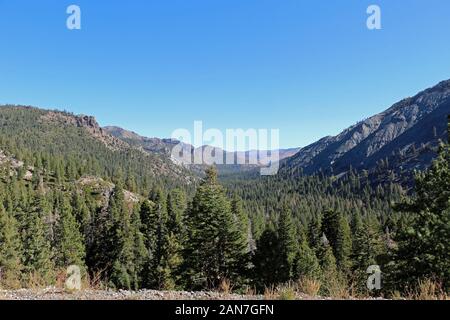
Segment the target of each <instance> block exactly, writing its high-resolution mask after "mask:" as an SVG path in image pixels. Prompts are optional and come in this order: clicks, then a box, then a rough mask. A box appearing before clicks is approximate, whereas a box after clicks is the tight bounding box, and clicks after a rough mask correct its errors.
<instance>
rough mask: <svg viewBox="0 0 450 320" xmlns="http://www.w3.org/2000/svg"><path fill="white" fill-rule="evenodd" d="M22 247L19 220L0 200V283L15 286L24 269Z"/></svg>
mask: <svg viewBox="0 0 450 320" xmlns="http://www.w3.org/2000/svg"><path fill="white" fill-rule="evenodd" d="M22 267H23V266H22V247H21V242H20V237H19V232H18V229H17V221H16V219H14V217H13V216H12V215H11V214H10V213H9V212H7V211H6V210H5V209H4V207H3V204H2V201H0V285H3V286H14V285H15V284H17V282H18V281H19V280H20V272H21V271H22Z"/></svg>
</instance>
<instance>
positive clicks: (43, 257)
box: [22, 195, 54, 284]
mask: <svg viewBox="0 0 450 320" xmlns="http://www.w3.org/2000/svg"><path fill="white" fill-rule="evenodd" d="M42 203H44V201H43V199H42V196H41V195H36V196H35V200H34V201H33V204H32V207H31V208H30V210H29V213H28V214H27V217H26V219H25V226H24V233H23V235H22V242H23V255H24V267H25V268H24V270H25V272H26V273H27V275H28V276H38V277H39V278H40V279H41V280H42V282H43V283H44V284H48V283H51V282H52V281H53V280H54V279H53V276H54V272H53V270H54V264H53V262H52V252H51V246H50V242H49V240H48V237H47V235H46V228H45V225H44V222H43V217H42V213H43V211H44V212H45V210H46V208H43V207H42V206H41V204H42Z"/></svg>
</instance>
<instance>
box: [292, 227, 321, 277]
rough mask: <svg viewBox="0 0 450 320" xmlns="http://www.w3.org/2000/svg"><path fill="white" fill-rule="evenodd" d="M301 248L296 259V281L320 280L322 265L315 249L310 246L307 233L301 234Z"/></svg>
mask: <svg viewBox="0 0 450 320" xmlns="http://www.w3.org/2000/svg"><path fill="white" fill-rule="evenodd" d="M299 238H300V241H299V242H300V246H299V250H298V251H297V255H296V257H295V264H294V279H302V278H308V279H320V274H321V270H320V264H319V260H318V259H317V256H316V254H315V252H314V250H313V249H311V248H310V246H309V244H308V238H307V236H306V234H305V232H304V231H303V230H302V231H301V232H300V236H299Z"/></svg>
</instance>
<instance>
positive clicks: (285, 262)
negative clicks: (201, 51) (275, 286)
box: [277, 206, 298, 282]
mask: <svg viewBox="0 0 450 320" xmlns="http://www.w3.org/2000/svg"><path fill="white" fill-rule="evenodd" d="M277 233H278V241H279V255H280V264H279V266H278V269H279V270H280V279H279V282H287V281H289V280H291V279H292V277H293V273H294V262H295V257H296V255H297V252H298V244H297V235H296V232H295V228H294V224H293V221H292V214H291V211H290V209H289V208H287V207H286V206H285V207H284V208H283V210H282V211H281V213H280V218H279V220H278V228H277Z"/></svg>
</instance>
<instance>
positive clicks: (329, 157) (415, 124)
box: [283, 80, 450, 175]
mask: <svg viewBox="0 0 450 320" xmlns="http://www.w3.org/2000/svg"><path fill="white" fill-rule="evenodd" d="M448 114H450V80H448V81H443V82H441V83H439V84H438V85H436V86H435V87H433V88H430V89H427V90H425V91H423V92H420V93H419V94H417V95H416V96H414V97H412V98H407V99H404V100H402V101H400V102H398V103H396V104H394V105H393V106H392V107H391V108H389V109H387V110H386V111H384V112H382V113H380V114H377V115H375V116H373V117H370V118H368V119H366V120H364V121H361V122H359V123H358V124H356V125H354V126H352V127H350V128H348V129H346V130H344V131H343V132H342V133H340V134H339V135H337V136H335V137H325V138H323V139H321V140H319V141H317V142H315V143H313V144H311V145H309V146H307V147H305V148H303V149H301V150H300V151H299V152H298V153H297V154H296V155H295V156H293V157H291V158H289V159H288V160H287V161H285V162H284V163H283V170H285V171H292V170H293V169H298V168H301V169H302V170H303V172H304V173H306V174H312V173H315V172H318V171H323V172H325V173H333V174H336V175H338V174H341V173H344V172H347V171H348V170H349V169H350V168H353V169H357V170H363V169H364V170H369V171H370V170H374V169H375V167H377V166H379V165H380V163H381V162H383V161H384V162H385V165H386V164H388V166H389V167H391V169H394V170H396V171H401V170H407V171H411V170H412V169H423V168H424V167H427V166H428V165H429V164H430V162H431V159H432V158H433V157H434V154H435V147H436V146H437V145H438V143H439V140H444V141H445V140H446V139H447V132H446V131H447V115H448Z"/></svg>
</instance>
